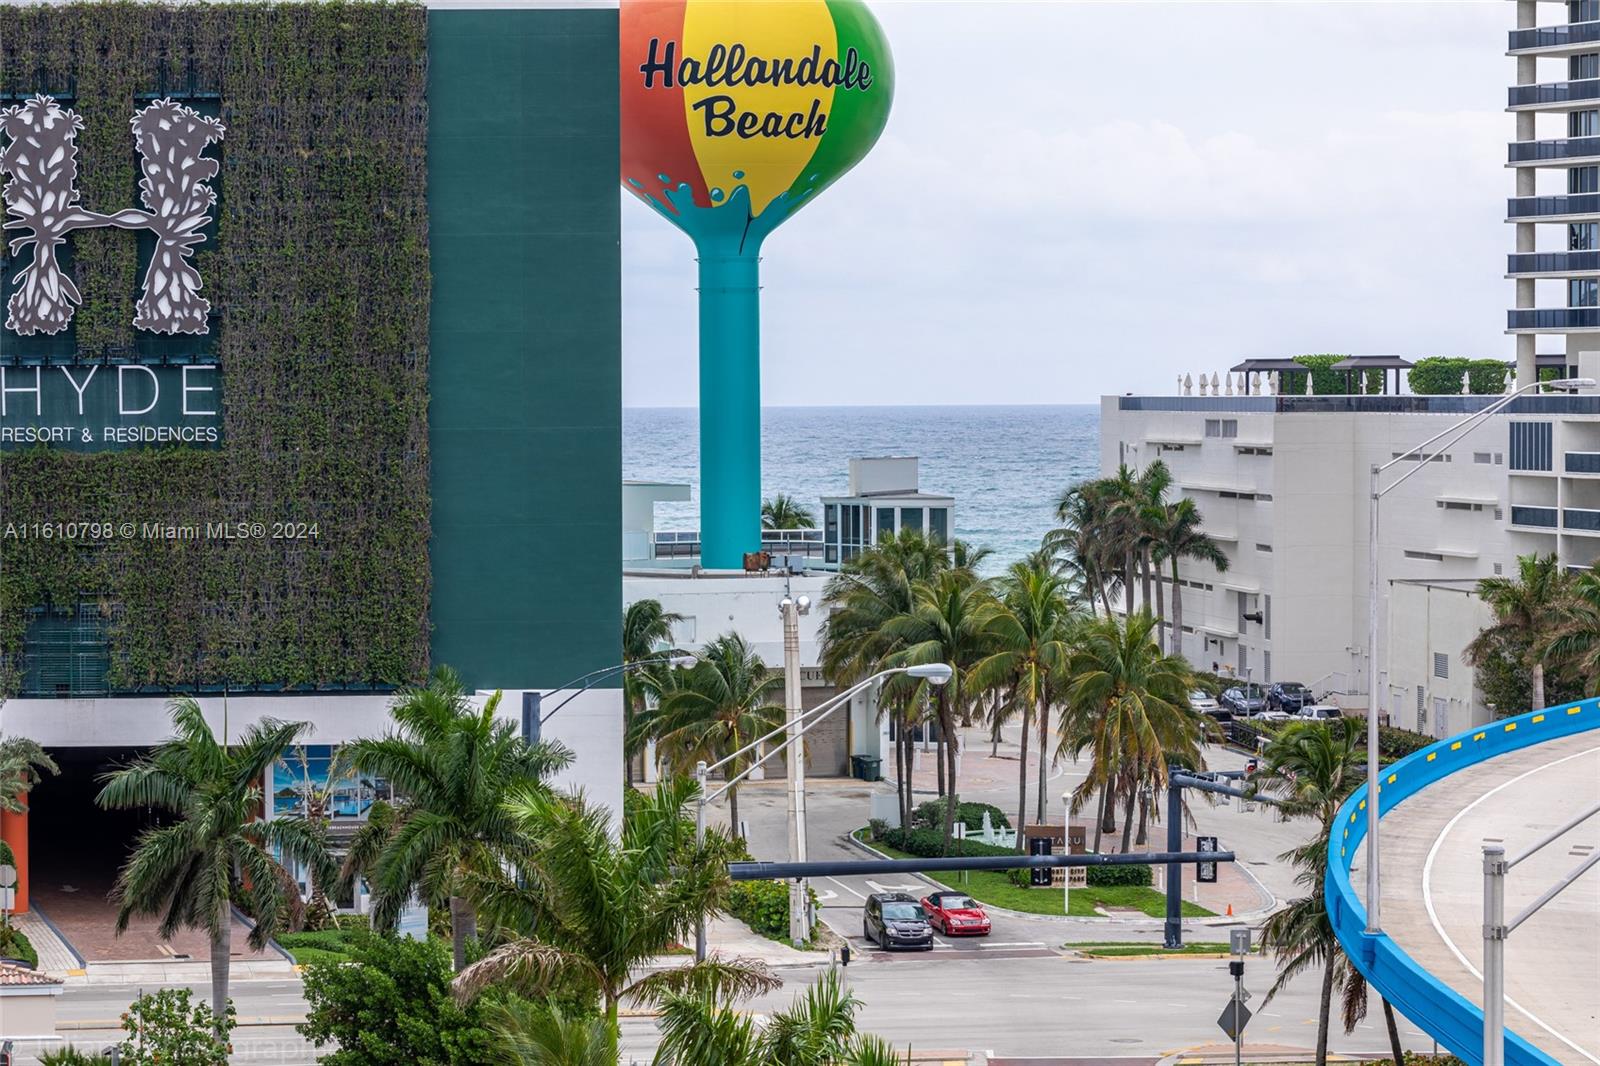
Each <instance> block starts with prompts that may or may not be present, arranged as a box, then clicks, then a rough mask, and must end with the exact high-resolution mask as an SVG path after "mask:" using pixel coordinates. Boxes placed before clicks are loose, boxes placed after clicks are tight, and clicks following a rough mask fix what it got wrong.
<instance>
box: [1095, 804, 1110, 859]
mask: <svg viewBox="0 0 1600 1066" xmlns="http://www.w3.org/2000/svg"><path fill="white" fill-rule="evenodd" d="M1109 797H1110V793H1108V792H1107V791H1106V790H1105V789H1101V790H1100V809H1099V810H1098V811H1096V812H1095V816H1094V853H1095V854H1096V855H1098V854H1100V835H1101V834H1102V833H1103V832H1104V831H1105V827H1106V800H1107V799H1108V798H1109Z"/></svg>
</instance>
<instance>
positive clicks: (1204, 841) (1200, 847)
mask: <svg viewBox="0 0 1600 1066" xmlns="http://www.w3.org/2000/svg"><path fill="white" fill-rule="evenodd" d="M1194 844H1195V850H1196V851H1216V850H1218V849H1217V838H1216V837H1196V838H1195V842H1194ZM1194 865H1195V874H1194V879H1195V881H1197V882H1198V883H1200V884H1202V885H1214V884H1216V883H1217V864H1216V863H1215V862H1197V863H1195V864H1194Z"/></svg>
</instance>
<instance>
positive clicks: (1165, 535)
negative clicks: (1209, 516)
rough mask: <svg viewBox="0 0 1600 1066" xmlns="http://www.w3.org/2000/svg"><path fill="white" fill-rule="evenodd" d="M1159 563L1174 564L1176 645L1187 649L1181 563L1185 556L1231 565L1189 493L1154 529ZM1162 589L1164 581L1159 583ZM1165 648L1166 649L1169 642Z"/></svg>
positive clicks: (1172, 505) (1169, 506) (1220, 565)
mask: <svg viewBox="0 0 1600 1066" xmlns="http://www.w3.org/2000/svg"><path fill="white" fill-rule="evenodd" d="M1152 547H1153V551H1154V557H1155V561H1156V563H1157V564H1158V565H1159V564H1161V563H1163V562H1165V563H1167V564H1169V565H1170V566H1171V567H1172V646H1171V649H1170V650H1172V651H1174V652H1180V653H1181V652H1182V651H1183V583H1182V579H1181V578H1180V576H1179V572H1178V565H1179V563H1181V562H1182V561H1183V560H1185V559H1197V560H1199V561H1200V562H1204V563H1210V564H1211V565H1212V566H1213V567H1215V568H1216V570H1217V573H1219V574H1220V573H1223V572H1224V571H1226V570H1227V569H1228V556H1227V554H1226V553H1225V552H1224V551H1223V550H1222V548H1221V547H1219V546H1218V545H1217V542H1216V541H1214V540H1212V539H1211V537H1210V535H1208V534H1207V533H1206V532H1205V530H1204V528H1203V521H1202V519H1201V517H1200V508H1199V507H1198V506H1197V505H1196V504H1195V502H1194V501H1193V500H1191V499H1189V498H1188V497H1187V496H1185V497H1183V498H1181V499H1178V500H1175V501H1174V502H1172V503H1169V504H1167V506H1166V509H1165V511H1164V516H1163V518H1162V520H1161V522H1160V524H1159V525H1158V526H1157V528H1156V529H1155V531H1154V533H1153V545H1152ZM1156 587H1157V588H1158V589H1159V588H1160V587H1161V586H1160V584H1157V586H1156ZM1163 647H1164V650H1165V646H1163Z"/></svg>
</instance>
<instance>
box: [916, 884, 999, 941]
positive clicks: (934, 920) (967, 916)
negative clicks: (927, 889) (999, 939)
mask: <svg viewBox="0 0 1600 1066" xmlns="http://www.w3.org/2000/svg"><path fill="white" fill-rule="evenodd" d="M922 910H923V912H924V913H925V914H927V916H928V924H929V925H931V926H933V928H935V929H937V930H938V931H939V932H941V933H944V934H945V935H946V936H988V935H989V916H988V915H987V914H985V913H984V912H983V906H982V905H981V904H979V902H978V901H977V900H975V899H973V898H972V897H971V896H969V895H967V894H966V893H965V892H931V893H929V894H928V895H926V896H923V897H922Z"/></svg>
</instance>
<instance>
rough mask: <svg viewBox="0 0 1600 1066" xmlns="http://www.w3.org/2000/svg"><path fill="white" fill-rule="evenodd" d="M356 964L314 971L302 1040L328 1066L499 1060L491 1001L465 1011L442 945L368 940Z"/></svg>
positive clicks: (441, 1065) (324, 965)
mask: <svg viewBox="0 0 1600 1066" xmlns="http://www.w3.org/2000/svg"><path fill="white" fill-rule="evenodd" d="M348 948H349V953H350V958H349V961H348V962H318V963H312V964H311V965H310V966H308V967H307V968H306V974H305V997H306V1001H307V1002H308V1003H309V1004H310V1009H309V1011H308V1012H307V1014H306V1020H305V1022H304V1023H303V1024H301V1025H299V1026H297V1027H296V1028H297V1029H298V1031H299V1033H300V1035H301V1036H304V1037H305V1038H306V1039H308V1040H310V1041H311V1042H312V1043H314V1044H316V1045H317V1046H318V1047H319V1048H320V1047H322V1046H323V1045H325V1044H334V1045H337V1046H336V1048H335V1050H332V1051H328V1052H327V1053H325V1054H323V1055H321V1056H320V1057H319V1059H318V1061H319V1062H321V1063H323V1064H325V1066H470V1064H476V1063H482V1062H489V1061H491V1060H492V1058H493V1052H494V1047H495V1040H494V1035H493V1034H492V1033H491V1032H490V1031H489V1029H488V1027H487V1026H486V1025H485V1023H484V1014H483V1011H484V1006H483V1001H484V999H485V998H486V997H479V999H477V1000H474V1001H473V1002H472V1003H469V1004H466V1005H462V1004H460V1003H457V1002H456V1000H455V997H454V996H452V995H451V992H450V978H451V973H450V949H449V947H448V946H447V945H446V944H444V943H443V942H441V941H438V940H406V939H399V938H395V937H386V936H379V935H378V934H376V933H370V932H363V933H360V934H357V935H355V936H353V937H352V938H351V940H350V942H349V945H348Z"/></svg>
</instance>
